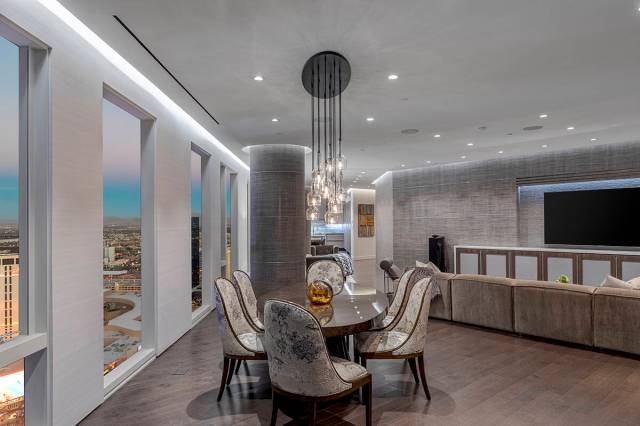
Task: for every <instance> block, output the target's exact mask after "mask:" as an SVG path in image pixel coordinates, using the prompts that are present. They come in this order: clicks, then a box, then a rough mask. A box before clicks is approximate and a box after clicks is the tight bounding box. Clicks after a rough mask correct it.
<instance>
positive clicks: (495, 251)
mask: <svg viewBox="0 0 640 426" xmlns="http://www.w3.org/2000/svg"><path fill="white" fill-rule="evenodd" d="M454 250H455V273H456V274H478V275H490V276H496V277H505V278H516V279H523V280H538V281H556V280H557V279H558V277H560V275H566V276H567V277H568V278H569V282H570V283H572V284H583V285H588V286H593V287H598V286H600V284H601V283H602V281H603V280H604V277H605V276H607V275H611V276H614V277H617V278H620V279H622V280H625V281H627V280H630V279H631V278H635V277H639V276H640V252H629V251H624V252H623V251H601V250H571V249H547V248H523V247H513V248H512V247H483V246H455V248H454Z"/></svg>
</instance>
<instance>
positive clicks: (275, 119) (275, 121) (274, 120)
mask: <svg viewBox="0 0 640 426" xmlns="http://www.w3.org/2000/svg"><path fill="white" fill-rule="evenodd" d="M271 121H273V122H274V123H277V122H278V121H280V120H279V119H277V118H272V119H271Z"/></svg>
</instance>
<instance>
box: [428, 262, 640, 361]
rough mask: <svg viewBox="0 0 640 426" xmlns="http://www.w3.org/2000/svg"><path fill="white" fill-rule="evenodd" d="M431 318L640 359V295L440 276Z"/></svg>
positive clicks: (587, 287) (509, 280) (573, 285)
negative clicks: (609, 351)
mask: <svg viewBox="0 0 640 426" xmlns="http://www.w3.org/2000/svg"><path fill="white" fill-rule="evenodd" d="M435 279H436V281H437V283H438V285H439V286H440V290H441V292H442V297H439V298H437V299H434V301H433V302H432V306H431V311H430V316H431V317H434V318H439V319H444V320H450V321H455V322H460V323H465V324H472V325H478V326H482V327H488V328H494V329H497V330H503V331H508V332H513V333H518V334H523V335H530V336H538V337H543V338H547V339H553V340H558V341H563V342H570V343H575V344H580V345H585V346H592V347H597V348H604V349H610V350H615V351H621V352H627V353H632V354H637V355H640V290H623V289H613V288H604V287H589V286H584V285H576V284H558V283H553V282H544V281H526V280H517V279H510V278H499V277H491V276H486V275H454V274H447V273H438V274H436V276H435Z"/></svg>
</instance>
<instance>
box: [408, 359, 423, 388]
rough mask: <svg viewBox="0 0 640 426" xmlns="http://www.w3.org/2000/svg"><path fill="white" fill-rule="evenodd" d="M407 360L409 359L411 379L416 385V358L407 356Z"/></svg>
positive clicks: (418, 381) (417, 381)
mask: <svg viewBox="0 0 640 426" xmlns="http://www.w3.org/2000/svg"><path fill="white" fill-rule="evenodd" d="M407 361H409V367H410V368H411V372H412V373H413V380H415V382H416V385H417V384H418V383H420V380H418V369H417V368H416V360H415V358H409V359H408V360H407Z"/></svg>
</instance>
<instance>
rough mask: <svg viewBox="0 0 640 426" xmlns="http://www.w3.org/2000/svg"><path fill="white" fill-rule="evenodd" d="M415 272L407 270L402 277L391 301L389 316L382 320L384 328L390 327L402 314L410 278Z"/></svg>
mask: <svg viewBox="0 0 640 426" xmlns="http://www.w3.org/2000/svg"><path fill="white" fill-rule="evenodd" d="M413 271H414V270H413V269H407V270H406V271H405V272H404V273H403V274H402V276H401V277H400V281H398V285H397V286H396V291H395V293H393V299H392V300H391V304H390V305H389V309H387V315H386V316H385V317H384V318H383V319H382V328H385V327H388V326H389V325H390V324H391V323H392V322H393V320H394V319H395V318H396V317H397V316H398V314H400V313H401V311H402V308H403V303H404V302H405V299H404V296H405V293H406V291H407V284H409V278H411V274H412V273H413Z"/></svg>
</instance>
